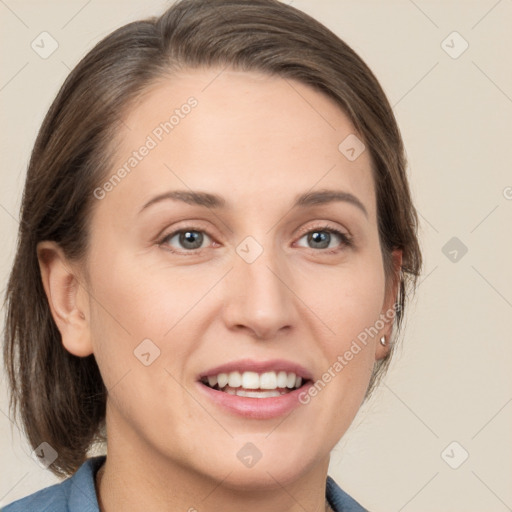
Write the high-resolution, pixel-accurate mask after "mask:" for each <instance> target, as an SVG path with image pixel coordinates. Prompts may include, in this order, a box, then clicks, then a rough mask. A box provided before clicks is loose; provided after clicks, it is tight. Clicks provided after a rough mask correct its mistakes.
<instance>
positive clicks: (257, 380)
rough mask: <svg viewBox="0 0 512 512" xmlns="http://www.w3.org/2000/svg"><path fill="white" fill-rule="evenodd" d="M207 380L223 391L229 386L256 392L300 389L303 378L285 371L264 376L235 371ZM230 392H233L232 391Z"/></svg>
mask: <svg viewBox="0 0 512 512" xmlns="http://www.w3.org/2000/svg"><path fill="white" fill-rule="evenodd" d="M207 380H208V385H209V386H210V387H212V388H213V387H215V385H216V384H217V385H218V388H219V389H223V388H225V387H226V386H229V388H234V389H236V388H243V389H245V390H246V391H247V390H249V391H255V390H258V389H265V390H267V389H268V390H276V389H278V388H281V389H286V388H288V389H293V388H299V387H300V386H301V385H302V377H299V376H297V375H296V374H295V373H293V372H289V373H287V372H285V371H280V372H264V373H262V374H258V373H256V372H239V371H234V372H230V373H219V374H218V375H211V376H209V377H208V379H207ZM225 391H227V390H225ZM228 392H231V390H229V391H228ZM231 394H233V393H231ZM281 394H282V393H281ZM240 396H248V395H240ZM269 396H279V392H278V395H269Z"/></svg>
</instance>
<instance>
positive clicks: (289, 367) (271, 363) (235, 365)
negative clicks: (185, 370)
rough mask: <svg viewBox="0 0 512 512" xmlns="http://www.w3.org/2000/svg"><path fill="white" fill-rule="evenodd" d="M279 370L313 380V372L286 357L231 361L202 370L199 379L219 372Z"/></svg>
mask: <svg viewBox="0 0 512 512" xmlns="http://www.w3.org/2000/svg"><path fill="white" fill-rule="evenodd" d="M236 371H238V372H240V373H243V372H256V373H264V372H272V371H274V372H279V371H285V372H287V373H291V372H293V373H295V375H297V376H298V377H302V378H303V379H304V380H312V379H313V376H312V374H311V372H310V371H309V370H308V369H307V368H305V367H304V366H302V365H301V364H299V363H294V362H293V361H286V360H285V359H269V360H267V361H255V360H254V359H238V360H237V361H230V362H229V363H224V364H221V365H220V366H215V367H214V368H210V369H209V370H206V371H204V372H202V373H201V374H200V375H199V377H198V380H201V379H203V378H205V377H211V376H214V375H218V374H219V373H230V372H236Z"/></svg>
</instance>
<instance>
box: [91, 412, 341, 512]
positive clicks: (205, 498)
mask: <svg viewBox="0 0 512 512" xmlns="http://www.w3.org/2000/svg"><path fill="white" fill-rule="evenodd" d="M108 430H109V429H108V421H107V438H108V439H109V441H108V456H107V459H106V461H105V464H103V466H102V467H101V468H100V470H99V471H98V473H97V475H96V487H97V496H98V504H99V508H100V511H101V512H115V511H117V510H123V511H124V512H132V511H133V512H135V511H139V510H162V511H165V512H178V511H179V512H183V511H187V512H197V511H201V512H210V511H215V510H222V511H223V512H239V511H240V510H244V512H260V511H261V510H272V511H274V512H303V511H304V510H310V511H312V512H324V511H331V510H332V509H331V508H330V507H329V506H328V504H327V502H326V498H325V485H326V478H327V471H328V466H329V457H328V456H327V457H326V458H324V459H322V460H320V461H319V463H318V464H317V465H315V466H313V467H310V468H309V470H308V471H306V472H297V473H296V475H293V474H292V475H290V474H288V475H282V476H281V475H270V473H269V472H268V471H267V473H268V474H267V475H265V477H266V478H263V479H262V475H261V474H260V475H258V481H261V482H263V483H261V485H260V484H259V485H250V484H251V483H248V482H243V481H241V480H240V472H239V471H235V470H232V469H229V470H228V471H226V472H225V473H226V474H225V475H224V476H223V477H222V478H214V477H212V476H211V475H209V474H206V473H200V472H198V471H195V470H194V468H192V467H189V466H188V465H187V464H186V462H187V461H183V460H182V461H179V460H173V459H170V458H168V457H163V456H162V455H161V454H159V453H157V452H156V451H155V450H152V449H151V447H150V446H148V445H144V446H142V445H140V444H138V443H137V441H139V442H140V439H139V440H137V439H136V438H135V436H126V435H117V434H119V432H118V431H117V430H116V435H115V436H109V435H108ZM255 469H256V466H255V467H254V468H251V471H254V470H255ZM253 475H254V476H255V477H256V474H255V473H253ZM276 477H277V478H276Z"/></svg>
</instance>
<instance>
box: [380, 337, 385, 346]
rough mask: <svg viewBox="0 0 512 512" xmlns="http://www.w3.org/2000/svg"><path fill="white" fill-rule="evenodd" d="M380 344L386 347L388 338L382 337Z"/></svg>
mask: <svg viewBox="0 0 512 512" xmlns="http://www.w3.org/2000/svg"><path fill="white" fill-rule="evenodd" d="M380 344H381V345H382V346H383V347H385V346H386V336H382V337H381V339H380Z"/></svg>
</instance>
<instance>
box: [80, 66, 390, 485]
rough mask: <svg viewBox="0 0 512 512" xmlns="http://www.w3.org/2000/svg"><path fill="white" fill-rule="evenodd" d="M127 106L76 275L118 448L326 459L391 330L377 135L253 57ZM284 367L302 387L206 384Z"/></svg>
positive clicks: (291, 474)
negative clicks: (83, 285) (81, 271)
mask: <svg viewBox="0 0 512 512" xmlns="http://www.w3.org/2000/svg"><path fill="white" fill-rule="evenodd" d="M172 116H173V117H172ZM124 121H125V124H124V125H123V130H122V133H121V134H120V136H119V143H118V145H117V148H116V157H115V163H114V165H113V166H112V167H111V170H110V172H109V173H108V176H107V177H106V178H105V182H104V183H106V182H107V181H108V180H110V185H109V184H105V185H104V186H102V187H101V189H97V190H96V192H95V197H96V198H95V199H94V200H95V210H94V212H93V217H92V225H91V245H90V251H89V253H88V260H87V269H88V272H89V281H88V291H87V293H86V292H83V297H87V301H88V303H87V309H86V314H85V316H86V318H87V322H88V329H89V333H90V351H91V352H93V353H94V355H95V357H96V359H97V362H98V365H99V368H100V371H101V374H102V376H103V379H104V381H105V385H106V387H107V389H108V390H109V395H108V406H107V411H108V412H107V429H108V435H109V441H108V442H109V453H111V452H112V453H114V450H117V452H119V453H121V452H123V450H125V447H126V446H129V457H130V458H133V457H135V458H137V459H139V460H141V459H145V460H148V461H149V460H153V461H155V460H158V461H159V462H163V463H168V464H175V465H179V466H181V467H182V468H183V469H184V470H189V471H192V472H194V473H198V474H202V475H209V476H213V477H215V478H216V479H219V480H222V479H224V478H225V477H226V475H227V474H228V473H229V475H230V476H229V478H228V480H227V482H230V483H231V484H233V485H243V486H244V487H245V488H246V487H248V486H254V487H255V488H256V487H257V486H258V485H262V484H264V483H267V484H268V482H269V481H271V482H272V483H274V480H273V479H274V478H275V479H277V480H278V481H280V482H281V483H283V484H285V483H286V482H287V481H290V480H291V479H294V478H296V477H297V476H298V475H300V474H302V473H304V472H306V471H308V470H311V469H312V468H314V467H315V466H319V465H324V466H325V467H326V464H327V463H328V455H329V452H330V450H331V449H332V448H333V447H334V445H335V444H336V443H337V441H338V440H339V439H340V437H341V436H342V435H343V434H344V432H345V431H346V430H347V428H348V427H349V425H350V423H351V422H352V420H353V418H354V416H355V414H356V412H357V410H358V408H359V406H360V404H361V402H362V400H363V398H364V395H365V391H366V389H367V385H368V382H369V379H370V376H371V373H372V368H373V365H374V363H375V360H376V358H377V359H379V358H382V357H383V356H384V355H385V351H386V348H385V347H382V346H381V345H380V343H378V339H379V338H380V336H381V335H382V334H389V332H390V329H391V322H390V321H389V320H388V321H387V322H386V323H385V327H382V323H383V322H382V318H383V316H382V315H383V314H384V313H386V311H389V308H390V307H392V305H393V304H394V298H395V295H394V291H392V293H390V294H388V296H385V275H384V268H383V262H382V256H381V249H380V245H379V238H378V231H377V212H376V196H375V190H374V184H373V179H372V173H371V167H370V166H371V163H370V155H369V152H368V151H367V150H363V151H362V152H361V149H362V148H361V146H359V145H358V142H357V140H356V139H354V131H355V130H354V128H353V126H352V125H351V123H350V122H349V119H348V117H347V116H346V115H344V114H343V113H342V112H341V110H340V109H339V108H338V107H337V106H336V104H335V103H334V102H332V101H331V100H330V99H329V98H327V97H326V96H324V95H323V94H321V93H319V92H316V91H315V90H313V89H311V88H309V87H308V86H306V85H303V84H301V83H298V82H295V81H292V80H284V79H282V78H271V77H268V76H266V75H262V74H258V73H247V72H235V71H228V70H225V71H223V72H221V70H220V69H215V70H192V71H187V72H186V73H185V72H183V73H182V74H180V75H179V76H178V77H176V78H172V79H166V81H164V80H162V81H161V82H160V83H159V84H158V85H155V86H154V87H152V88H151V90H149V91H148V92H147V94H146V95H145V96H144V97H143V98H142V99H141V100H140V102H138V103H137V104H136V105H135V106H133V107H132V108H131V110H130V112H129V113H128V115H127V116H126V117H125V119H124ZM166 123H167V124H166ZM347 137H350V138H349V139H347V141H345V139H346V138H347ZM343 141H345V142H344V143H343V144H342V145H341V149H340V144H341V143H342V142H343ZM351 148H352V149H351ZM359 153H360V154H359ZM123 167H124V172H123V171H119V169H122V168H123ZM113 175H115V177H113V178H112V176H113ZM177 191H180V192H181V193H182V194H181V196H180V197H181V198H182V199H183V200H180V199H179V197H175V198H174V199H172V198H171V196H170V194H171V193H172V194H176V192H177ZM320 191H324V192H327V193H326V194H324V196H323V198H322V196H319V197H317V200H315V199H314V196H313V195H314V194H317V193H318V192H320ZM193 192H195V193H200V194H202V195H201V196H197V197H196V199H198V201H197V202H196V201H195V200H194V197H195V196H193V195H192V193H193ZM330 193H333V194H334V193H336V194H340V195H339V196H338V199H337V200H333V199H332V197H333V196H331V200H326V199H329V197H330V196H329V194H330ZM203 194H208V195H212V196H215V198H216V199H215V201H214V200H212V198H211V197H210V196H207V197H206V198H205V196H203ZM166 195H168V196H167V197H166ZM304 195H306V198H303V199H302V200H299V198H300V197H301V196H304ZM308 195H309V200H308ZM330 230H337V231H339V232H340V233H341V235H338V234H336V232H335V231H330ZM178 231H182V233H181V235H180V233H177V232H178ZM187 232H188V234H187ZM308 233H309V235H308ZM395 291H396V289H395ZM89 292H90V295H89ZM381 314H382V315H381ZM379 319H381V321H380V322H379ZM376 325H377V328H378V334H375V330H376V329H375V326H376ZM372 328H373V331H372V330H371V329H372ZM365 329H366V331H365ZM364 332H366V333H367V335H366V340H365V342H364V343H363V342H362V341H361V340H362V339H364V335H363V334H361V333H364ZM368 332H371V333H372V335H368ZM358 336H359V338H358ZM354 342H355V344H354ZM356 347H358V348H359V350H357V348H356ZM348 353H350V354H352V357H350V354H348ZM336 363H338V364H336ZM251 364H253V366H251ZM257 364H261V366H257ZM225 365H229V367H225V368H220V367H223V366H225ZM340 367H341V368H340ZM236 371H238V372H240V376H237V374H236ZM274 371H275V373H274ZM279 371H285V372H287V374H286V384H284V382H285V381H284V380H281V379H283V378H284V377H283V375H284V374H282V375H281V376H279ZM231 372H235V373H233V374H231ZM244 372H248V373H246V374H245V375H244ZM251 372H252V373H251ZM254 372H255V373H256V374H257V375H256V377H258V376H259V380H258V378H256V380H254V377H255V375H254ZM292 372H293V373H295V374H296V376H301V377H302V379H303V383H304V381H305V380H306V378H308V379H309V384H308V385H306V386H305V387H302V388H301V389H299V390H297V391H293V392H291V393H285V394H283V395H280V394H279V393H280V392H281V391H283V389H278V390H277V393H274V394H279V396H278V397H273V398H256V397H250V396H246V397H240V396H238V395H232V394H230V393H227V392H226V391H219V390H216V389H211V388H208V387H207V386H206V384H204V383H202V382H201V378H202V377H205V376H210V377H211V378H212V379H211V381H212V382H213V383H215V378H217V380H220V382H221V383H222V382H224V381H225V380H226V378H225V377H223V376H220V377H219V374H222V373H224V374H227V375H228V379H231V380H230V381H229V384H230V385H231V384H232V385H233V388H235V387H237V386H238V385H240V379H239V377H240V378H241V380H242V384H245V385H246V387H247V388H254V387H255V386H267V385H268V387H269V388H272V387H275V386H276V385H277V386H278V387H280V388H282V387H284V386H285V385H289V384H290V383H292V385H294V384H295V383H296V382H297V381H298V379H295V382H294V377H293V376H290V375H288V374H289V373H292ZM326 372H327V373H328V374H329V375H330V379H329V375H328V376H327V377H325V376H324V374H325V373H326ZM230 374H231V375H230ZM262 374H267V375H266V376H264V377H263V378H262V377H261V376H262ZM316 381H320V383H321V384H317V387H318V389H319V391H318V390H317V392H316V394H315V392H314V391H311V389H310V388H311V386H312V385H313V384H314V382H316ZM256 383H258V384H256ZM217 385H218V384H217ZM239 389H242V388H239ZM287 389H288V388H287ZM308 389H310V391H309V392H308ZM261 396H262V395H261ZM299 398H300V400H299ZM249 443H252V444H249ZM125 451H126V450H125ZM126 456H127V457H128V454H126Z"/></svg>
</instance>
